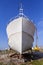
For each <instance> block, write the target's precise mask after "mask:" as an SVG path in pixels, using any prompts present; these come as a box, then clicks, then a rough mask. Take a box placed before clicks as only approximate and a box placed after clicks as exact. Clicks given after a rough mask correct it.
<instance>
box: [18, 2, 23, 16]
mask: <svg viewBox="0 0 43 65" xmlns="http://www.w3.org/2000/svg"><path fill="white" fill-rule="evenodd" d="M19 16H23V8H22V3H20V9H19Z"/></svg>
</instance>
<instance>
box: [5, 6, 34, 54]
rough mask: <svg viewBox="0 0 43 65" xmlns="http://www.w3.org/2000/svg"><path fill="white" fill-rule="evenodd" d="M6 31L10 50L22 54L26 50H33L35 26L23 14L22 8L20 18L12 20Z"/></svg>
mask: <svg viewBox="0 0 43 65" xmlns="http://www.w3.org/2000/svg"><path fill="white" fill-rule="evenodd" d="M6 31H7V36H8V44H9V46H10V48H12V49H13V50H15V51H17V52H19V53H20V54H22V53H23V52H24V51H26V50H29V49H32V46H33V41H34V33H35V25H34V23H33V22H32V21H31V20H30V19H29V18H28V17H26V16H25V15H24V14H23V8H22V7H21V8H20V12H19V16H17V17H15V18H13V19H12V20H10V23H9V24H8V25H7V28H6Z"/></svg>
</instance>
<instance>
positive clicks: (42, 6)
mask: <svg viewBox="0 0 43 65" xmlns="http://www.w3.org/2000/svg"><path fill="white" fill-rule="evenodd" d="M20 2H22V5H23V9H24V14H25V15H26V16H27V17H28V18H30V19H31V20H33V22H34V24H35V25H36V26H37V30H38V46H43V0H0V49H5V48H8V38H7V34H6V26H7V24H8V23H9V20H10V19H11V18H12V17H15V16H16V15H17V14H18V13H19V8H20ZM35 44H36V42H35V41H34V45H35Z"/></svg>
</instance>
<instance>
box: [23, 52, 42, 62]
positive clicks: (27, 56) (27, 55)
mask: <svg viewBox="0 0 43 65" xmlns="http://www.w3.org/2000/svg"><path fill="white" fill-rule="evenodd" d="M23 58H24V59H25V61H31V60H38V59H41V58H43V52H33V53H32V54H30V53H25V54H23Z"/></svg>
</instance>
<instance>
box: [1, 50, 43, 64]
mask: <svg viewBox="0 0 43 65" xmlns="http://www.w3.org/2000/svg"><path fill="white" fill-rule="evenodd" d="M11 54H13V56H12V57H10V56H11ZM0 65H43V50H41V51H36V52H33V53H32V54H30V53H25V54H23V55H22V59H19V54H17V53H16V52H14V51H12V50H10V51H8V50H6V51H0Z"/></svg>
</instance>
